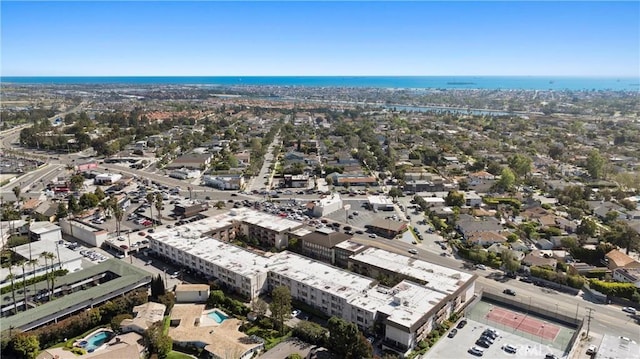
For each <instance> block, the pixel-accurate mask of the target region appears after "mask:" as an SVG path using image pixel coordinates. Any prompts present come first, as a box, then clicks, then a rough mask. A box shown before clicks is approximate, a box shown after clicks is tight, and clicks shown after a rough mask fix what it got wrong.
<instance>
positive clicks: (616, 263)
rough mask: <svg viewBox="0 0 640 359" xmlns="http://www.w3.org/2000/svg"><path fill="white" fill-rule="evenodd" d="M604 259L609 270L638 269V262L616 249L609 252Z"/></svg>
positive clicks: (639, 266)
mask: <svg viewBox="0 0 640 359" xmlns="http://www.w3.org/2000/svg"><path fill="white" fill-rule="evenodd" d="M604 258H605V260H606V261H607V267H608V268H609V269H611V270H614V269H616V268H640V262H638V261H636V260H635V259H633V258H631V257H629V256H628V255H626V254H624V253H622V252H620V251H619V250H617V249H614V250H611V251H609V253H607V254H606V255H605V256H604Z"/></svg>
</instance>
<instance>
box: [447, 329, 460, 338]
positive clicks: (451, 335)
mask: <svg viewBox="0 0 640 359" xmlns="http://www.w3.org/2000/svg"><path fill="white" fill-rule="evenodd" d="M456 334H458V329H456V328H453V329H451V331H450V332H449V335H447V337H449V338H453V337H455V336H456Z"/></svg>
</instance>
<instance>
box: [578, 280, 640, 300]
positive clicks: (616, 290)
mask: <svg viewBox="0 0 640 359" xmlns="http://www.w3.org/2000/svg"><path fill="white" fill-rule="evenodd" d="M589 286H590V287H591V289H595V290H597V291H598V292H600V293H602V294H606V295H610V296H612V297H620V298H626V299H629V300H633V299H634V297H635V298H638V288H636V287H635V285H633V283H618V282H604V281H601V280H597V279H591V280H589Z"/></svg>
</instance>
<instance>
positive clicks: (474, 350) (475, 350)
mask: <svg viewBox="0 0 640 359" xmlns="http://www.w3.org/2000/svg"><path fill="white" fill-rule="evenodd" d="M468 352H469V354H473V355H475V356H479V357H481V356H483V355H484V350H482V349H480V348H478V347H472V348H470V349H469V350H468Z"/></svg>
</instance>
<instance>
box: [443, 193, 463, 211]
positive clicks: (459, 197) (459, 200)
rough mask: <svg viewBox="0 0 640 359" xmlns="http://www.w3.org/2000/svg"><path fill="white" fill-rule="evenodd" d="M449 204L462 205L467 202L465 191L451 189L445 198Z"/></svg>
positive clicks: (452, 205)
mask: <svg viewBox="0 0 640 359" xmlns="http://www.w3.org/2000/svg"><path fill="white" fill-rule="evenodd" d="M444 202H445V203H446V205H447V206H451V207H462V206H464V204H465V200H464V193H462V192H458V191H449V193H448V194H447V197H446V198H445V199H444Z"/></svg>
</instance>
